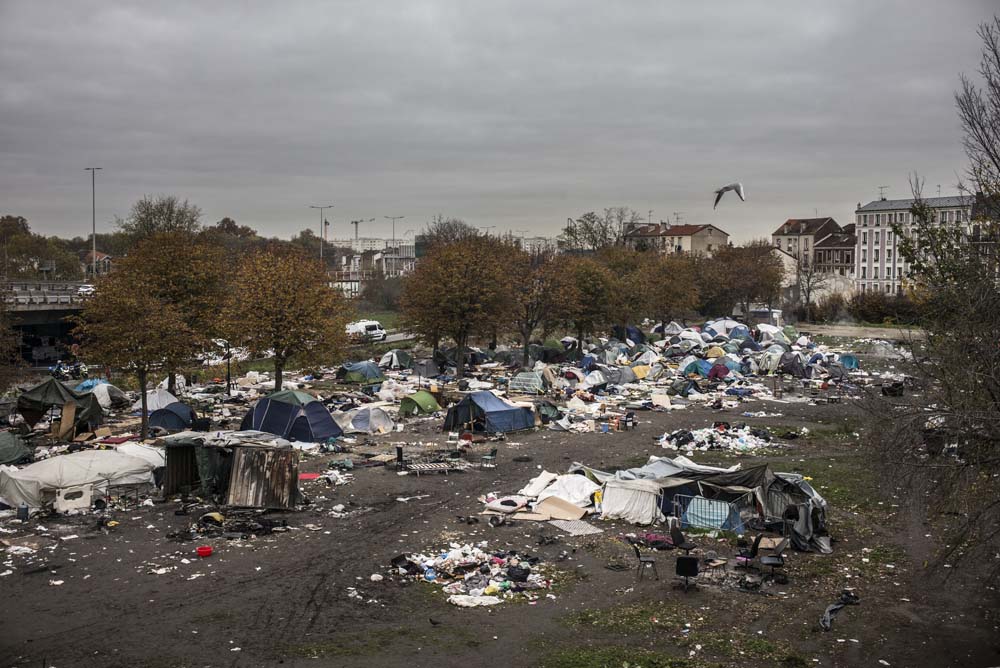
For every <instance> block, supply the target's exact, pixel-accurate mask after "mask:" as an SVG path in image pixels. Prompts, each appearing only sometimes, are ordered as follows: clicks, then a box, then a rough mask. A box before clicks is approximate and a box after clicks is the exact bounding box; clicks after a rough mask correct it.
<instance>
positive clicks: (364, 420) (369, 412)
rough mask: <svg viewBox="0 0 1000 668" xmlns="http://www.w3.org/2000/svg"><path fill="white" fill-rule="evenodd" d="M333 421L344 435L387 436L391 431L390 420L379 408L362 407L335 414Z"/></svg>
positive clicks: (391, 424) (383, 410)
mask: <svg viewBox="0 0 1000 668" xmlns="http://www.w3.org/2000/svg"><path fill="white" fill-rule="evenodd" d="M333 419H334V420H335V421H336V422H337V426H339V427H340V428H341V429H342V430H343V431H344V433H345V434H387V433H389V432H390V431H392V427H393V423H392V418H390V417H389V414H388V413H386V412H385V409H383V408H381V407H379V406H362V407H361V408H355V409H353V410H350V411H347V412H346V413H336V414H334V416H333Z"/></svg>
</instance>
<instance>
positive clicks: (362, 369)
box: [337, 360, 384, 384]
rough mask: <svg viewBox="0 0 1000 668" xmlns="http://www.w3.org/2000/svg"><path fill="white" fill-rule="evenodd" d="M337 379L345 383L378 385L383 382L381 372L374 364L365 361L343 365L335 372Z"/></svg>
mask: <svg viewBox="0 0 1000 668" xmlns="http://www.w3.org/2000/svg"><path fill="white" fill-rule="evenodd" d="M337 378H339V379H340V380H343V381H344V382H346V383H364V384H369V383H380V382H382V380H383V378H384V377H383V376H382V370H381V369H379V368H378V365H377V364H375V362H372V361H369V360H365V361H364V362H356V363H354V364H345V365H344V366H342V367H340V369H338V370H337Z"/></svg>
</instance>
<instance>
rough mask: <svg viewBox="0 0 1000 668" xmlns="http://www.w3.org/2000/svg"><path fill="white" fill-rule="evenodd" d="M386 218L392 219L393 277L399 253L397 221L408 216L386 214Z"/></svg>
mask: <svg viewBox="0 0 1000 668" xmlns="http://www.w3.org/2000/svg"><path fill="white" fill-rule="evenodd" d="M385 218H386V220H391V221H392V274H390V277H392V276H393V275H395V273H396V258H397V256H398V255H399V252H398V251H397V249H396V221H397V220H402V219H403V218H406V216H386V217H385Z"/></svg>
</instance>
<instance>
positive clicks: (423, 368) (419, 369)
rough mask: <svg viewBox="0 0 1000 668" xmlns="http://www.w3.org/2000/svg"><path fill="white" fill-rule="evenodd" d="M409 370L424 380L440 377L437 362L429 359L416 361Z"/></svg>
mask: <svg viewBox="0 0 1000 668" xmlns="http://www.w3.org/2000/svg"><path fill="white" fill-rule="evenodd" d="M411 369H412V371H413V373H415V374H417V375H418V376H423V377H424V378H436V377H438V376H440V375H441V369H440V368H438V365H437V362H435V361H434V360H432V359H430V358H427V359H422V360H417V361H416V362H414V363H413V364H412V365H411Z"/></svg>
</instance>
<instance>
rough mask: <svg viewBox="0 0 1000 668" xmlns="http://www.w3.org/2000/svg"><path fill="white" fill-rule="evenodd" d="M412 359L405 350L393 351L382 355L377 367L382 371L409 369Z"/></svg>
mask: <svg viewBox="0 0 1000 668" xmlns="http://www.w3.org/2000/svg"><path fill="white" fill-rule="evenodd" d="M412 363H413V357H412V356H411V355H410V353H408V352H406V351H405V350H399V349H394V350H390V351H389V352H387V353H386V354H385V355H382V359H380V360H379V362H378V365H379V366H380V367H381V368H383V369H409V368H410V365H411V364H412Z"/></svg>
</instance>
